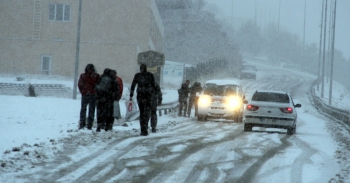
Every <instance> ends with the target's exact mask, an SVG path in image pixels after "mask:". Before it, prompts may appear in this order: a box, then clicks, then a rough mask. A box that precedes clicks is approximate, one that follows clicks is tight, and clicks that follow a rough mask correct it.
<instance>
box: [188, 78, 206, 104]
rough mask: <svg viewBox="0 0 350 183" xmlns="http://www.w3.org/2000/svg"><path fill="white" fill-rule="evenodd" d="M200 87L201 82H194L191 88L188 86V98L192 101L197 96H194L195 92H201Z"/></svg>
mask: <svg viewBox="0 0 350 183" xmlns="http://www.w3.org/2000/svg"><path fill="white" fill-rule="evenodd" d="M202 89H203V88H202V87H201V84H200V83H197V82H196V83H194V84H193V85H192V86H191V88H190V100H192V101H194V100H195V98H196V97H197V96H196V93H197V92H198V93H200V92H202Z"/></svg>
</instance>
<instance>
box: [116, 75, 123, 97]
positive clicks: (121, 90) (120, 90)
mask: <svg viewBox="0 0 350 183" xmlns="http://www.w3.org/2000/svg"><path fill="white" fill-rule="evenodd" d="M117 83H118V87H119V95H117V96H118V98H117V100H118V101H119V100H120V99H121V98H122V96H123V80H122V78H120V77H118V76H117Z"/></svg>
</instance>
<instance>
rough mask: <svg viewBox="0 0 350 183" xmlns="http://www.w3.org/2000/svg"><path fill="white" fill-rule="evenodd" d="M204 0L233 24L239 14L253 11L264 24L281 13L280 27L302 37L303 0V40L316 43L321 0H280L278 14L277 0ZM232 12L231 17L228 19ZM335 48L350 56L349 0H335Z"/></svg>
mask: <svg viewBox="0 0 350 183" xmlns="http://www.w3.org/2000/svg"><path fill="white" fill-rule="evenodd" d="M206 1H207V2H208V4H207V7H211V8H213V5H216V6H217V8H218V14H219V16H220V17H221V18H225V19H226V20H227V21H231V20H233V25H237V22H235V20H237V18H238V17H239V18H246V19H252V20H254V19H255V15H256V17H257V18H256V20H257V23H258V25H259V26H261V27H264V26H265V25H266V24H268V23H269V22H274V23H276V24H277V23H278V17H280V24H279V25H280V27H281V28H283V29H287V30H289V31H290V32H292V33H296V34H298V36H299V37H300V40H301V41H302V40H303V34H304V33H303V31H304V5H305V1H306V26H305V30H306V31H305V41H306V43H316V44H317V46H319V40H320V25H321V10H322V0H281V6H280V16H279V15H278V13H279V2H280V0H206ZM330 2H331V0H328V12H327V20H329V9H330V8H329V4H330ZM232 3H233V4H232ZM255 4H256V6H255ZM232 5H233V6H232ZM255 7H256V8H255ZM232 10H233V11H232ZM255 12H256V13H255ZM232 15H233V17H234V18H233V19H231V17H232ZM328 28H329V25H327V30H328ZM327 40H328V34H327ZM335 48H337V49H339V50H341V51H342V52H343V54H344V56H345V58H346V59H349V58H350V0H337V14H336V31H335ZM326 49H327V45H326Z"/></svg>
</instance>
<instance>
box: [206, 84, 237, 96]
mask: <svg viewBox="0 0 350 183" xmlns="http://www.w3.org/2000/svg"><path fill="white" fill-rule="evenodd" d="M237 90H238V86H236V85H225V86H223V85H216V84H212V83H209V84H206V85H205V87H204V91H203V94H204V95H216V96H227V95H237Z"/></svg>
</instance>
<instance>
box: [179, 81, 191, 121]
mask: <svg viewBox="0 0 350 183" xmlns="http://www.w3.org/2000/svg"><path fill="white" fill-rule="evenodd" d="M189 84H190V81H189V80H187V81H186V83H183V84H182V85H181V88H180V89H179V90H178V93H179V116H182V110H183V111H184V117H186V112H187V100H188V93H189V92H190V90H189V88H188V85H189Z"/></svg>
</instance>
